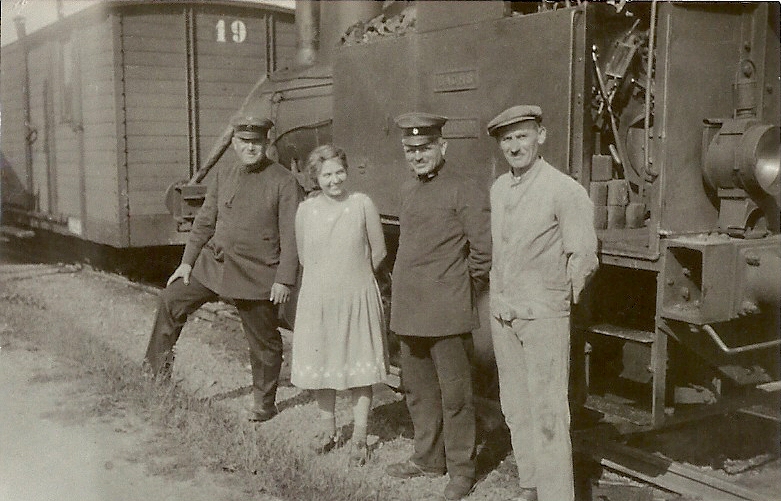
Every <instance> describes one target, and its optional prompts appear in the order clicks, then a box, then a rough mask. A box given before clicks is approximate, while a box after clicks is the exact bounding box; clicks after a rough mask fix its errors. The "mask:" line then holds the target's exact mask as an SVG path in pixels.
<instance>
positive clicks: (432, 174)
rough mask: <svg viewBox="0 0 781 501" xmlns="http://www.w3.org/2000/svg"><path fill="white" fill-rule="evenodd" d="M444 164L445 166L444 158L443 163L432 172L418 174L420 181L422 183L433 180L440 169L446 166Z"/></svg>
mask: <svg viewBox="0 0 781 501" xmlns="http://www.w3.org/2000/svg"><path fill="white" fill-rule="evenodd" d="M444 166H445V161H444V160H442V163H441V164H439V165H438V166H437V167H436V168H435V169H434V170H432V171H431V172H429V173H427V174H419V175H418V181H420V182H421V183H427V182H429V181H431V180H432V179H434V178H435V177H437V176H438V175H439V171H441V170H442V167H444Z"/></svg>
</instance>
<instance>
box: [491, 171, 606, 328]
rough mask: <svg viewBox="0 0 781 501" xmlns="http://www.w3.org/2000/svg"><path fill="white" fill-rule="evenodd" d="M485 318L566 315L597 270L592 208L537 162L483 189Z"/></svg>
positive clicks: (581, 193) (576, 187) (580, 192)
mask: <svg viewBox="0 0 781 501" xmlns="http://www.w3.org/2000/svg"><path fill="white" fill-rule="evenodd" d="M491 234H492V237H493V268H492V269H491V313H492V314H493V315H494V316H496V317H498V318H501V319H503V320H506V321H511V320H513V319H516V318H520V319H535V318H555V317H565V316H568V315H569V311H570V303H571V301H572V300H573V299H574V300H575V302H577V301H578V298H579V297H580V294H581V292H582V291H583V288H584V287H585V285H586V281H587V280H588V278H589V276H590V275H591V274H592V273H593V272H594V271H595V270H596V269H597V266H598V265H599V262H598V260H597V236H596V233H595V231H594V206H593V204H592V203H591V200H590V199H589V197H588V194H587V193H586V190H585V189H584V188H583V187H582V186H581V185H580V184H578V182H577V181H575V180H574V179H572V178H571V177H569V176H567V175H566V174H564V173H562V172H560V171H558V170H556V169H555V168H554V167H552V166H551V165H550V164H549V163H548V162H546V161H545V160H543V159H542V158H538V159H537V161H536V162H535V163H534V165H532V167H531V168H530V169H529V170H528V171H527V172H525V173H524V174H523V175H521V176H520V178H518V179H516V178H515V177H514V176H513V175H512V173H511V172H507V173H505V174H502V175H501V176H499V178H497V180H496V181H495V182H494V184H493V186H492V187H491Z"/></svg>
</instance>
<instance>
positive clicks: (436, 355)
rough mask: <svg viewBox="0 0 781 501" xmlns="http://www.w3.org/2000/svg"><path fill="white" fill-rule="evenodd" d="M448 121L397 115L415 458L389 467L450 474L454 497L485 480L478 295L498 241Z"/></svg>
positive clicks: (399, 312) (403, 327)
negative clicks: (479, 445)
mask: <svg viewBox="0 0 781 501" xmlns="http://www.w3.org/2000/svg"><path fill="white" fill-rule="evenodd" d="M446 121H447V119H446V118H445V117H442V116H438V115H432V114H429V113H418V112H416V113H405V114H403V115H400V116H398V117H397V118H396V120H395V122H396V125H397V126H398V127H399V128H400V129H401V143H402V147H403V150H404V156H405V158H406V160H407V163H408V165H409V166H410V168H411V169H412V170H413V172H414V173H415V177H413V178H411V179H410V180H409V181H407V182H406V183H404V185H403V186H402V190H401V212H400V214H399V224H400V234H399V247H398V251H397V254H396V262H395V264H394V268H393V290H392V305H391V325H390V327H391V330H393V331H394V332H395V333H396V334H398V335H399V339H400V343H401V372H402V386H403V387H404V391H405V392H406V394H407V399H406V401H407V407H408V409H409V412H410V416H411V417H412V423H413V427H414V430H415V440H414V442H415V445H414V451H413V454H412V456H411V457H410V459H409V460H408V461H406V462H404V463H398V464H392V465H389V466H388V467H387V468H386V472H387V473H388V474H389V475H391V476H394V477H398V478H411V477H418V476H424V475H425V476H435V475H442V474H444V473H445V472H447V473H448V474H449V476H450V482H449V483H448V484H447V486H446V487H445V492H444V495H445V498H446V499H450V500H452V499H461V498H463V497H465V496H466V495H467V494H468V493H469V492H470V491H471V489H472V488H473V486H474V482H475V449H476V448H475V408H474V403H473V400H472V376H471V372H472V371H471V361H470V353H471V351H472V331H473V330H474V329H475V328H477V327H478V321H477V312H476V308H475V303H474V300H473V298H475V297H476V296H477V295H478V293H480V292H481V291H484V290H485V286H486V281H487V277H488V271H489V269H490V266H491V262H490V255H491V239H490V216H489V212H488V210H489V209H488V200H487V196H486V193H485V190H482V189H480V187H478V186H477V185H476V184H475V183H474V182H473V181H471V180H469V179H468V178H466V177H463V176H461V175H460V174H459V173H458V168H457V166H456V165H451V164H450V163H447V164H446V163H445V151H446V149H447V142H446V141H445V140H444V139H443V138H442V127H443V126H444V125H445V123H446Z"/></svg>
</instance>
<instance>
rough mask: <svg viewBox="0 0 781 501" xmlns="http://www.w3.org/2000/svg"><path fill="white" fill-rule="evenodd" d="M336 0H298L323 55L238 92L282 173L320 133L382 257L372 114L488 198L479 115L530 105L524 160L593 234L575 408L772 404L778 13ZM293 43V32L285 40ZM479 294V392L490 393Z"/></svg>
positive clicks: (672, 415) (381, 153) (659, 415)
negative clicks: (271, 141)
mask: <svg viewBox="0 0 781 501" xmlns="http://www.w3.org/2000/svg"><path fill="white" fill-rule="evenodd" d="M357 3H359V2H330V3H329V2H322V3H320V4H319V5H317V4H316V3H314V2H299V4H301V5H300V6H297V9H298V10H297V16H299V13H300V12H301V11H302V10H304V12H303V15H302V16H301V18H302V19H306V20H309V21H310V23H311V20H312V19H313V18H316V16H313V12H315V14H316V13H317V10H318V9H319V14H320V25H321V30H320V34H321V40H320V45H321V47H325V49H326V53H325V54H324V55H322V56H321V57H320V58H319V60H317V61H316V63H315V64H314V65H312V66H308V67H306V68H304V69H302V70H300V71H299V72H293V73H288V74H280V75H277V76H276V77H275V78H272V81H269V82H266V84H265V85H262V86H260V87H258V88H257V89H256V90H255V92H254V93H253V94H252V95H251V96H250V99H249V100H248V103H247V106H246V109H254V110H255V111H257V112H259V113H262V114H267V115H269V116H271V117H272V118H273V119H274V120H275V122H276V123H277V131H276V132H277V141H276V145H277V148H278V154H279V158H280V160H281V161H282V162H283V163H284V164H285V165H288V166H290V167H291V168H292V169H293V170H296V167H297V166H299V165H300V164H301V162H303V161H304V159H305V158H306V154H307V153H308V151H310V150H311V148H312V147H314V146H316V145H318V144H322V143H324V142H329V141H333V142H335V143H336V144H338V145H339V146H341V147H343V148H345V150H346V152H347V156H348V158H349V161H350V168H351V172H352V174H351V176H350V179H349V182H351V183H352V188H353V189H355V190H358V191H362V192H364V193H367V194H368V195H370V196H371V197H372V199H373V200H374V201H375V203H376V204H377V206H378V208H379V209H380V212H381V214H382V216H383V222H384V223H385V226H386V230H387V231H386V236H387V238H388V243H389V249H390V251H391V259H392V255H393V251H394V248H395V245H396V238H397V235H398V228H397V224H398V219H397V215H398V210H399V204H400V201H399V198H398V197H399V189H398V188H399V186H400V184H401V183H402V182H403V181H404V179H406V178H407V176H409V175H410V173H409V171H408V167H407V166H406V163H405V160H404V158H403V155H402V153H401V148H400V146H399V141H398V131H397V130H396V129H395V127H394V126H393V117H395V116H396V115H398V114H400V113H402V112H405V111H410V110H422V111H430V112H434V113H440V114H443V115H445V116H448V117H449V120H448V122H447V124H446V125H445V127H444V129H443V136H444V137H445V139H446V140H447V141H448V143H449V148H448V158H449V159H450V160H451V161H449V162H448V165H449V167H448V168H457V169H459V170H460V171H461V172H462V173H463V174H465V175H467V176H469V177H471V178H473V179H475V180H476V181H477V182H478V183H479V184H480V185H481V186H482V187H484V188H485V189H486V190H487V189H488V188H489V187H490V185H491V183H492V182H493V180H494V179H495V178H496V176H497V175H498V174H500V173H501V171H502V170H503V169H505V168H506V167H505V166H504V164H503V162H504V160H503V159H502V158H500V157H499V154H498V148H497V147H496V144H495V142H494V141H493V140H492V139H491V138H490V137H488V136H487V134H486V133H485V124H486V123H487V121H488V120H489V119H490V118H491V117H493V116H494V115H495V114H497V113H498V112H499V111H501V110H503V109H505V108H506V107H508V106H511V105H514V104H519V103H532V104H539V105H541V106H542V109H543V110H544V123H545V124H546V125H547V129H548V138H547V142H546V144H545V145H544V147H543V149H542V154H543V155H544V156H545V158H546V160H548V161H549V162H550V163H551V164H552V165H554V166H557V167H558V168H560V169H562V170H563V171H565V172H566V173H568V174H569V175H570V176H572V177H573V178H574V179H576V180H578V181H579V182H580V183H581V184H582V185H583V186H584V187H585V188H586V189H587V190H588V191H589V193H590V196H591V198H592V201H593V202H594V205H595V209H596V211H595V221H594V224H595V227H596V229H597V233H598V236H599V239H600V261H601V267H600V270H599V272H598V273H597V276H596V277H595V278H594V280H593V282H592V284H591V285H590V288H589V293H588V297H589V300H588V301H587V302H586V304H584V305H582V306H580V307H578V308H577V309H576V310H575V311H574V312H573V324H574V326H575V329H574V332H573V352H572V367H573V375H574V379H573V383H574V384H573V388H572V394H573V396H574V397H575V400H577V401H578V402H579V403H584V404H585V405H586V407H587V408H590V409H592V410H595V411H598V412H600V413H603V414H609V415H614V416H620V417H621V418H623V420H624V421H625V422H626V423H629V424H630V425H631V426H635V427H641V428H653V427H660V426H662V425H665V424H669V423H672V422H675V421H677V420H683V419H690V418H693V417H695V416H697V415H700V414H701V413H704V412H714V411H716V410H717V409H724V408H725V407H726V406H731V405H735V404H740V405H742V406H746V405H748V402H754V400H753V399H754V398H755V397H757V398H758V399H759V401H763V402H767V401H768V399H769V398H770V399H773V401H775V400H774V399H776V398H777V394H778V389H779V382H778V381H779V325H778V311H779V310H778V307H779V297H781V290H780V288H781V285H779V284H781V258H780V256H781V237H780V236H779V158H780V157H781V153H780V152H779V116H780V115H781V106H780V98H781V88H779V36H778V26H779V17H778V15H779V9H778V5H776V4H772V3H751V4H737V3H718V4H701V3H697V4H694V3H692V4H688V3H685V2H681V3H670V2H658V3H657V2H640V3H638V4H623V3H621V4H618V5H608V4H587V3H584V4H582V5H578V6H575V7H567V6H562V8H554V7H558V6H557V5H551V4H529V3H526V2H457V3H452V2H404V3H402V2H395V3H393V4H391V5H390V7H389V8H387V9H386V10H385V11H374V12H371V11H370V10H369V11H364V12H361V13H360V15H362V16H364V17H363V18H359V19H353V21H359V22H356V23H355V24H352V25H350V23H349V22H345V18H347V19H349V18H350V16H351V15H353V16H356V15H357V14H356V13H355V12H354V10H355V9H356V6H355V4H357ZM368 4H370V5H369V7H365V8H366V9H371V4H376V2H368ZM334 11H336V12H334ZM367 14H369V15H372V16H373V17H372V18H371V20H370V18H368V17H365V16H367ZM338 22H341V23H342V25H341V27H340V29H338V30H336V36H334V34H333V33H334V31H335V30H334V26H333V25H334V24H335V23H336V24H338ZM300 24H301V23H300ZM344 26H347V28H346V29H344ZM329 35H330V36H331V37H333V38H328V37H329ZM339 35H341V38H338V36H339ZM311 40H312V36H311V35H310V36H308V35H307V34H306V33H303V34H301V33H299V47H300V48H303V49H307V47H308V46H307V42H308V41H311ZM382 278H385V279H387V280H389V279H390V277H388V276H387V275H386V276H384V277H382ZM480 303H481V304H480V309H481V316H482V318H483V321H482V322H481V323H482V325H483V327H482V328H481V330H480V331H479V332H476V333H475V340H476V344H477V354H478V356H477V361H476V364H477V366H478V369H479V371H480V374H481V377H479V378H478V379H479V381H478V382H479V383H481V391H482V392H483V393H484V394H493V392H494V391H495V372H494V371H493V359H492V350H491V345H490V334H489V332H488V328H487V326H488V324H489V323H488V318H487V314H488V313H487V308H486V307H485V306H486V301H485V298H481V300H480ZM757 395H759V396H757ZM770 408H771V409H776V410H777V409H778V406H777V404H776V405H771V406H770ZM755 411H756V412H764V411H758V410H756V409H755ZM776 414H777V413H776ZM773 417H774V418H775V419H777V418H778V416H777V415H774V416H773Z"/></svg>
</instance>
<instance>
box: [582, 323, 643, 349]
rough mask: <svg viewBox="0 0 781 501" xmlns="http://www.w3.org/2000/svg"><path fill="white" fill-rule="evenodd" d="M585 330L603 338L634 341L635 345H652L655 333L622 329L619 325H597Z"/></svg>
mask: <svg viewBox="0 0 781 501" xmlns="http://www.w3.org/2000/svg"><path fill="white" fill-rule="evenodd" d="M584 330H586V331H588V332H593V333H594V334H602V335H603V336H611V337H617V338H621V339H626V340H627V341H634V342H635V343H642V344H652V343H653V342H654V333H653V332H651V331H643V330H639V329H630V328H627V327H621V326H619V325H612V324H595V325H590V326H588V327H585V329H584Z"/></svg>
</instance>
